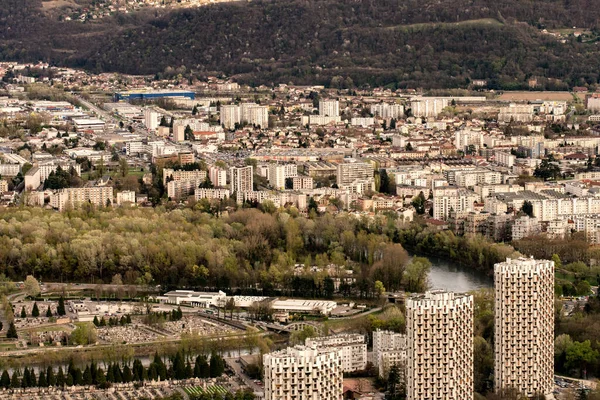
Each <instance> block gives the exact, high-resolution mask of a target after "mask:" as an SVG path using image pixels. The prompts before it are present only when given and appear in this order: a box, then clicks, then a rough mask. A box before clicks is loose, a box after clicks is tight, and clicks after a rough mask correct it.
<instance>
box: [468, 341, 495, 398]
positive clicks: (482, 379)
mask: <svg viewBox="0 0 600 400" xmlns="http://www.w3.org/2000/svg"><path fill="white" fill-rule="evenodd" d="M473 371H474V379H473V380H474V384H475V391H476V392H477V393H480V394H485V393H486V392H487V391H488V390H490V389H491V388H492V385H493V381H492V374H493V372H494V349H493V348H492V346H491V345H490V344H489V343H488V342H487V341H486V340H485V339H484V338H482V337H481V336H476V337H475V339H474V341H473Z"/></svg>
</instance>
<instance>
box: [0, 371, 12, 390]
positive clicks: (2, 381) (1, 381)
mask: <svg viewBox="0 0 600 400" xmlns="http://www.w3.org/2000/svg"><path fill="white" fill-rule="evenodd" d="M0 387H2V388H4V389H8V388H9V387H10V376H9V375H8V371H7V370H4V371H2V376H1V377H0Z"/></svg>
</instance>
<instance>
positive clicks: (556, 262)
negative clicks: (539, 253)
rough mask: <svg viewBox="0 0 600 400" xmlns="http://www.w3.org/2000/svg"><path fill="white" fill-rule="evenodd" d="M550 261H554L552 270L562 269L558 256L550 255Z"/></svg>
mask: <svg viewBox="0 0 600 400" xmlns="http://www.w3.org/2000/svg"><path fill="white" fill-rule="evenodd" d="M552 261H554V268H555V269H561V268H562V261H561V260H560V257H559V256H558V254H556V253H555V254H552Z"/></svg>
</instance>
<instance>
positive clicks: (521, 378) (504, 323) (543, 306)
mask: <svg viewBox="0 0 600 400" xmlns="http://www.w3.org/2000/svg"><path fill="white" fill-rule="evenodd" d="M494 288H495V330H494V335H495V337H494V352H495V361H494V362H495V366H494V371H495V372H494V379H495V388H496V390H497V391H498V390H500V389H506V388H513V389H516V390H518V391H519V392H520V393H521V394H523V395H525V396H528V397H531V396H534V395H535V394H542V395H551V394H552V391H553V390H554V262H552V261H548V260H534V259H533V258H531V259H528V258H519V259H516V260H514V259H510V258H509V259H507V260H506V262H503V263H498V264H496V265H495V266H494Z"/></svg>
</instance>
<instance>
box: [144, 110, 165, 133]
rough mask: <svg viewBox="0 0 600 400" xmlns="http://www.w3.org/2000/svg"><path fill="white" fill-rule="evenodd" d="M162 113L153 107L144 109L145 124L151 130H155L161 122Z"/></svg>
mask: <svg viewBox="0 0 600 400" xmlns="http://www.w3.org/2000/svg"><path fill="white" fill-rule="evenodd" d="M160 117H161V115H160V114H159V113H158V112H156V111H155V110H153V109H151V108H146V109H145V110H144V125H146V128H148V130H151V131H155V130H156V129H157V128H158V125H159V123H160Z"/></svg>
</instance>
